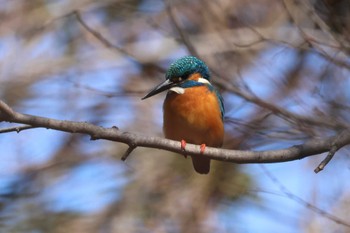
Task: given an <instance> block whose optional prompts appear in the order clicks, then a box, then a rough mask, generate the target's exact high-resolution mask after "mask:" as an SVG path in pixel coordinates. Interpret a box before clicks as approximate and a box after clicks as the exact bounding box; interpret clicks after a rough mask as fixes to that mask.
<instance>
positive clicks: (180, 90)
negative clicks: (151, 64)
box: [169, 87, 185, 95]
mask: <svg viewBox="0 0 350 233" xmlns="http://www.w3.org/2000/svg"><path fill="white" fill-rule="evenodd" d="M169 90H170V91H173V92H176V93H177V94H180V95H182V94H184V93H185V88H182V87H172V88H170V89H169Z"/></svg>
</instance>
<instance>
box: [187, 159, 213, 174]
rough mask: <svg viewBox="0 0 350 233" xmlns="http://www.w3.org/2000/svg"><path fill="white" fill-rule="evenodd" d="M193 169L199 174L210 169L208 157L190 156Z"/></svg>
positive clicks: (205, 172)
mask: <svg viewBox="0 0 350 233" xmlns="http://www.w3.org/2000/svg"><path fill="white" fill-rule="evenodd" d="M191 158H192V163H193V167H194V170H196V172H198V173H199V174H208V173H209V171H210V159H209V158H206V157H200V158H199V157H197V156H196V155H195V156H192V157H191Z"/></svg>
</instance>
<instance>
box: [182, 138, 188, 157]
mask: <svg viewBox="0 0 350 233" xmlns="http://www.w3.org/2000/svg"><path fill="white" fill-rule="evenodd" d="M186 144H187V143H186V141H185V140H183V139H182V140H181V149H182V150H183V151H186ZM184 157H185V158H187V155H186V154H184Z"/></svg>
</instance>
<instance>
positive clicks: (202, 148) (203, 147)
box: [201, 144, 207, 154]
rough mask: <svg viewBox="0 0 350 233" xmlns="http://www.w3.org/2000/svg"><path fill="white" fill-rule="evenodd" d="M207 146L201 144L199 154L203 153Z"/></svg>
mask: <svg viewBox="0 0 350 233" xmlns="http://www.w3.org/2000/svg"><path fill="white" fill-rule="evenodd" d="M206 147H207V146H206V145H205V144H201V154H204V151H205V148H206Z"/></svg>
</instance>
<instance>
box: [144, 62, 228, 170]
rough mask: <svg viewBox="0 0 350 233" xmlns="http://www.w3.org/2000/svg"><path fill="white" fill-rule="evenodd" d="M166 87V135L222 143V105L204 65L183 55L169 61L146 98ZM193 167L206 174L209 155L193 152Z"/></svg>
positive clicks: (203, 143)
mask: <svg viewBox="0 0 350 233" xmlns="http://www.w3.org/2000/svg"><path fill="white" fill-rule="evenodd" d="M166 90H167V91H168V93H167V96H166V98H165V101H164V104H163V111H164V116H163V120H164V124H163V131H164V135H165V137H166V138H168V139H172V140H177V141H181V148H182V149H183V150H185V147H186V142H188V143H193V144H197V145H201V147H200V148H201V153H204V151H205V147H206V146H212V147H221V145H222V143H223V138H224V124H223V116H224V111H225V110H224V105H223V99H222V97H221V95H220V94H219V92H218V91H217V90H216V89H215V88H214V87H213V86H212V85H211V83H210V73H209V69H208V67H207V65H206V64H205V63H204V62H203V61H201V60H199V59H198V58H196V57H193V56H186V57H183V58H180V59H178V60H176V61H175V62H174V63H172V64H171V65H170V67H169V69H168V71H167V72H166V74H165V81H164V82H162V83H161V84H159V85H158V86H156V87H155V88H154V89H153V90H151V91H150V92H149V93H148V94H147V95H146V96H145V97H143V98H142V99H146V98H148V97H151V96H153V95H156V94H158V93H160V92H162V91H166ZM192 162H193V167H194V169H195V170H196V171H197V172H198V173H200V174H208V173H209V170H210V159H209V158H207V157H204V156H200V155H194V156H192Z"/></svg>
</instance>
